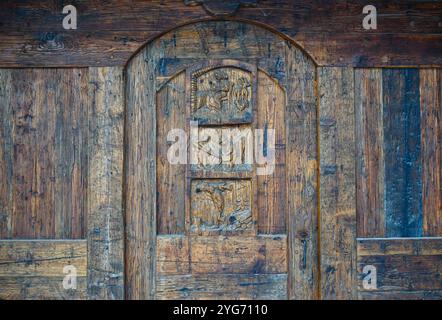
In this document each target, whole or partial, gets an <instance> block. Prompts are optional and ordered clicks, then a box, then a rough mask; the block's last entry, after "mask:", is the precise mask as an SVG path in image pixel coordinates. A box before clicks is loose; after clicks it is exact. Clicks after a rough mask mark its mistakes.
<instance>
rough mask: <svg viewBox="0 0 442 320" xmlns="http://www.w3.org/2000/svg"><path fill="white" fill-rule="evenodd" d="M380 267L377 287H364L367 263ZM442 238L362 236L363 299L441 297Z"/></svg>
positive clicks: (360, 246)
mask: <svg viewBox="0 0 442 320" xmlns="http://www.w3.org/2000/svg"><path fill="white" fill-rule="evenodd" d="M366 265H372V266H374V267H375V268H376V273H377V288H376V289H372V290H369V289H364V287H363V286H362V279H363V278H364V276H365V275H364V274H363V272H362V270H363V268H364V266H366ZM441 270H442V239H441V238H410V239H404V238H402V239H386V238H384V239H358V278H359V280H358V282H359V286H358V287H359V298H361V299H380V298H383V297H385V298H395V299H408V298H410V299H432V298H437V297H440V295H441V290H442V281H441V280H440V272H441Z"/></svg>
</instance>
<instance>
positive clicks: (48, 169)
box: [0, 68, 88, 239]
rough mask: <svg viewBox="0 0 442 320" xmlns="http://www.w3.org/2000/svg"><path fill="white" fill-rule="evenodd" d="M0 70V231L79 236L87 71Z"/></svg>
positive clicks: (82, 214) (83, 189)
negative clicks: (0, 92) (0, 122)
mask: <svg viewBox="0 0 442 320" xmlns="http://www.w3.org/2000/svg"><path fill="white" fill-rule="evenodd" d="M0 74H1V75H2V76H1V77H0V81H2V83H1V84H0V87H1V88H2V89H0V90H2V94H1V95H0V112H1V121H2V127H1V129H0V130H1V134H0V139H1V141H0V150H1V151H0V156H1V157H2V158H1V161H0V162H1V164H0V180H1V181H2V186H1V188H2V189H1V190H0V191H1V196H0V199H1V200H0V205H1V207H0V213H1V221H2V222H1V224H0V235H1V237H2V238H48V239H51V238H57V239H63V238H73V239H78V238H84V237H85V229H86V228H85V226H86V214H85V212H86V207H85V205H86V157H87V150H86V144H87V141H86V136H87V110H88V88H87V87H88V83H87V82H88V72H87V69H75V68H74V69H17V70H10V69H4V70H1V71H0ZM67 88H68V89H67Z"/></svg>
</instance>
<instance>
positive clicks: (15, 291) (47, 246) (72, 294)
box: [0, 240, 87, 299]
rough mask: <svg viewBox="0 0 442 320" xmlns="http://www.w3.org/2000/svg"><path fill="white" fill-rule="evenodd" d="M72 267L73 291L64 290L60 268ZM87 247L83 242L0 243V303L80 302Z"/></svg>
mask: <svg viewBox="0 0 442 320" xmlns="http://www.w3.org/2000/svg"><path fill="white" fill-rule="evenodd" d="M66 266H74V267H75V268H76V274H77V289H64V288H63V278H64V277H65V276H66V275H67V273H64V271H63V268H64V267H66ZM86 272H87V243H86V241H85V240H2V241H0V288H1V289H0V298H1V299H84V298H86V297H87V294H86V291H87V287H86Z"/></svg>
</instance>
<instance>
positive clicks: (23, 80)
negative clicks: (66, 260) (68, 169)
mask: <svg viewBox="0 0 442 320" xmlns="http://www.w3.org/2000/svg"><path fill="white" fill-rule="evenodd" d="M55 75H56V70H55V69H22V70H14V72H13V76H12V81H13V92H12V99H11V103H12V105H13V107H14V109H15V110H14V133H13V136H14V138H13V139H14V155H13V157H14V159H13V161H14V185H13V189H14V207H13V217H12V228H13V234H12V236H13V237H14V238H33V239H38V238H53V237H54V234H55V212H54V206H53V204H54V201H53V199H54V185H55V168H54V160H53V156H54V142H55V141H54V139H55V115H56V112H55V109H56V102H55V90H56V79H55Z"/></svg>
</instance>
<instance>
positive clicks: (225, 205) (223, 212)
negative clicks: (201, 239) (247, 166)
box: [190, 179, 253, 234]
mask: <svg viewBox="0 0 442 320" xmlns="http://www.w3.org/2000/svg"><path fill="white" fill-rule="evenodd" d="M251 190H252V184H251V181H250V180H245V179H244V180H229V179H213V180H198V179H197V180H193V181H192V184H191V192H190V196H191V229H190V230H191V232H192V233H199V234H201V233H225V232H229V231H247V230H252V227H253V221H252V209H251V194H252V192H251Z"/></svg>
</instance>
